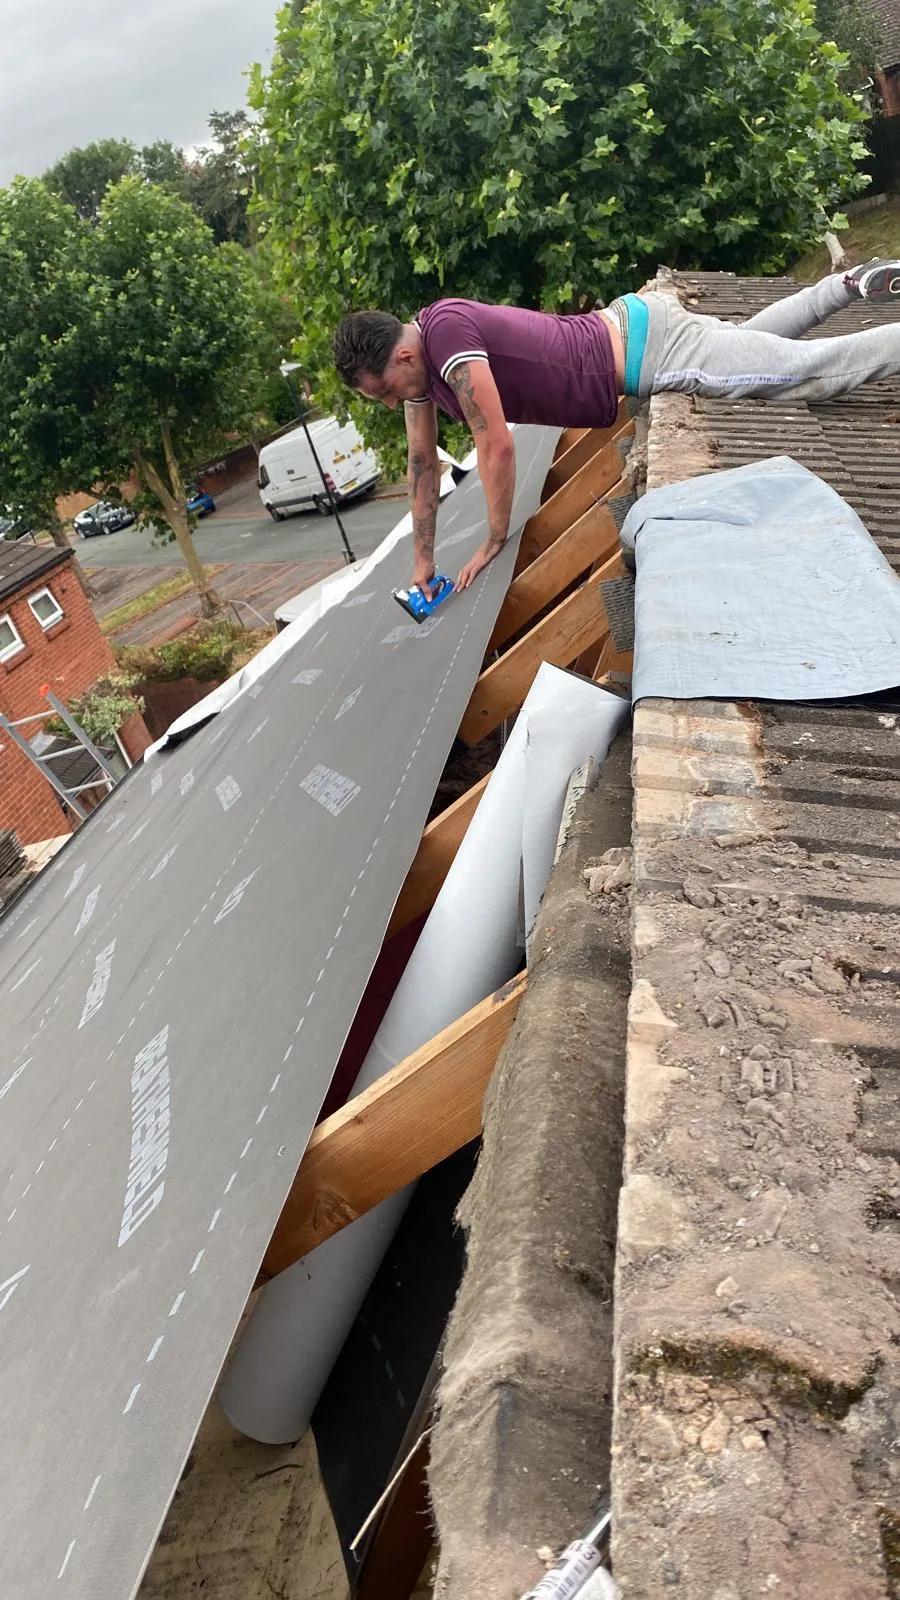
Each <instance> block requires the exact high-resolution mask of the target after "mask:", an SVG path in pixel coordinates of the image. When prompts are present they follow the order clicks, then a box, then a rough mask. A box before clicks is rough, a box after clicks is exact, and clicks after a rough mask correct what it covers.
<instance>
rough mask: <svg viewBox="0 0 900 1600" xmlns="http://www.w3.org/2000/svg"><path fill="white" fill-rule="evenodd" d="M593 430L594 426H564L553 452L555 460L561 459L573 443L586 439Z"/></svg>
mask: <svg viewBox="0 0 900 1600" xmlns="http://www.w3.org/2000/svg"><path fill="white" fill-rule="evenodd" d="M592 432H593V429H592V428H563V431H562V433H561V434H560V436H559V438H558V439H557V441H556V449H555V450H554V452H553V460H554V462H556V461H559V460H561V458H562V457H563V456H564V455H565V453H566V451H567V450H571V448H572V446H573V444H577V443H578V441H579V439H584V438H585V437H586V436H587V434H589V433H592Z"/></svg>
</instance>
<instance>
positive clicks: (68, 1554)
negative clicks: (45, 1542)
mask: <svg viewBox="0 0 900 1600" xmlns="http://www.w3.org/2000/svg"><path fill="white" fill-rule="evenodd" d="M74 1549H75V1540H74V1539H73V1540H72V1543H71V1544H70V1545H69V1548H68V1550H67V1551H66V1553H65V1555H64V1556H63V1564H62V1566H61V1567H60V1569H59V1571H58V1573H57V1574H56V1581H57V1583H59V1580H60V1578H61V1577H62V1576H63V1574H64V1572H65V1570H66V1567H67V1566H68V1565H69V1559H70V1557H71V1555H72V1551H73V1550H74Z"/></svg>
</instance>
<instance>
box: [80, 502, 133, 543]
mask: <svg viewBox="0 0 900 1600" xmlns="http://www.w3.org/2000/svg"><path fill="white" fill-rule="evenodd" d="M136 521H137V517H136V516H135V514H134V512H133V511H132V510H131V508H130V507H129V506H124V505H117V506H114V505H111V504H110V503H109V501H108V500H96V501H95V502H94V504H93V505H92V506H86V507H85V509H84V511H79V513H78V515H77V517H75V519H74V525H75V533H76V535H77V537H78V538H79V539H93V538H94V537H95V536H96V535H99V534H101V533H117V532H118V530H119V529H120V528H130V527H131V524H132V523H133V522H136Z"/></svg>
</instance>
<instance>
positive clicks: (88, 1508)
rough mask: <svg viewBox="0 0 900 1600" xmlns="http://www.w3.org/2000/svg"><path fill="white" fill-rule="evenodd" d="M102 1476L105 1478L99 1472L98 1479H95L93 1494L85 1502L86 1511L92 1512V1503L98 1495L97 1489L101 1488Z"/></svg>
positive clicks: (92, 1487) (92, 1485)
mask: <svg viewBox="0 0 900 1600" xmlns="http://www.w3.org/2000/svg"><path fill="white" fill-rule="evenodd" d="M102 1476H103V1474H102V1472H98V1473H97V1476H96V1478H95V1479H94V1481H93V1483H92V1484H91V1492H90V1494H89V1495H88V1497H87V1499H86V1500H85V1502H84V1509H85V1511H90V1509H91V1501H92V1500H93V1498H94V1495H95V1494H96V1493H97V1488H98V1486H99V1483H100V1479H101V1478H102Z"/></svg>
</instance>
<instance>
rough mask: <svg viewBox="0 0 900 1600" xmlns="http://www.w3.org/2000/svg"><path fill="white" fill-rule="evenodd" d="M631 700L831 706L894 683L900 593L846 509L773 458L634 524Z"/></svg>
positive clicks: (635, 514)
mask: <svg viewBox="0 0 900 1600" xmlns="http://www.w3.org/2000/svg"><path fill="white" fill-rule="evenodd" d="M622 544H623V547H624V548H625V550H626V551H630V552H632V553H633V555H634V558H635V561H636V566H637V584H636V595H635V667H634V682H633V694H634V699H635V700H636V701H637V700H640V699H643V698H645V697H646V696H648V695H653V696H661V697H671V698H673V699H695V698H700V697H703V696H721V697H723V698H726V699H736V698H744V699H746V698H753V699H760V700H826V699H836V698H843V697H846V696H850V695H860V694H871V693H874V692H875V691H877V690H880V689H889V688H893V687H895V685H896V684H897V683H898V682H900V584H898V582H897V579H896V576H895V575H894V573H893V572H892V570H891V568H890V566H889V565H888V562H887V561H886V560H885V558H884V556H883V555H882V554H881V552H880V550H879V549H878V547H877V545H876V544H875V542H874V540H873V539H871V538H870V536H869V534H868V533H867V532H866V529H865V528H864V527H863V524H862V523H861V522H860V520H859V518H858V516H857V515H856V513H855V511H853V510H852V509H851V507H850V506H848V505H847V504H846V502H845V501H843V500H842V499H841V497H840V495H838V494H836V493H835V491H834V490H833V489H832V488H830V487H829V485H828V484H826V483H823V482H822V480H821V478H817V477H816V476H815V474H814V473H812V472H808V471H807V469H806V468H805V467H801V466H799V465H798V463H797V462H796V461H792V460H791V458H790V457H789V456H777V457H773V458H772V459H770V460H768V461H761V462H754V463H753V464H752V465H751V466H746V467H738V468H737V469H736V470H735V471H733V472H715V473H709V474H707V475H706V476H704V477H700V478H692V479H690V480H688V481H687V482H685V483H676V484H671V485H669V486H668V487H666V488H662V489H654V490H651V492H650V493H649V494H647V495H645V496H644V497H643V499H641V500H639V501H638V502H637V504H636V505H635V506H634V507H633V508H632V510H631V511H630V512H629V514H628V516H627V518H626V520H625V523H624V526H623V529H622Z"/></svg>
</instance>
